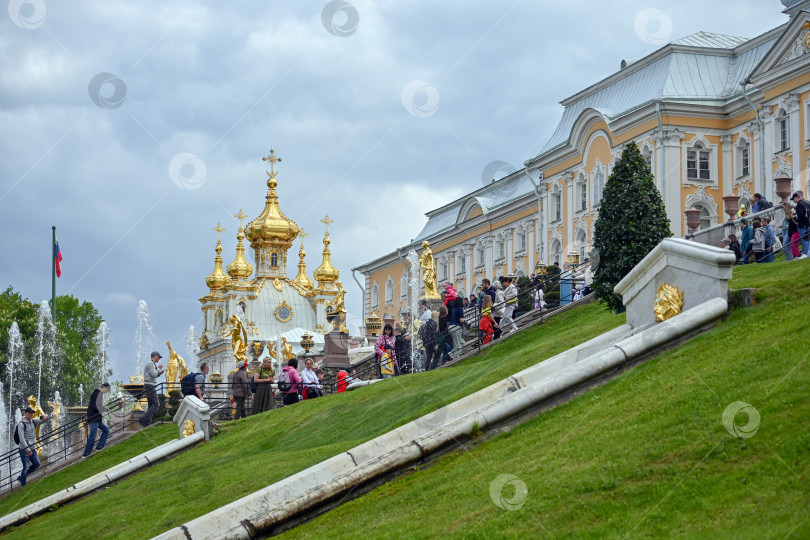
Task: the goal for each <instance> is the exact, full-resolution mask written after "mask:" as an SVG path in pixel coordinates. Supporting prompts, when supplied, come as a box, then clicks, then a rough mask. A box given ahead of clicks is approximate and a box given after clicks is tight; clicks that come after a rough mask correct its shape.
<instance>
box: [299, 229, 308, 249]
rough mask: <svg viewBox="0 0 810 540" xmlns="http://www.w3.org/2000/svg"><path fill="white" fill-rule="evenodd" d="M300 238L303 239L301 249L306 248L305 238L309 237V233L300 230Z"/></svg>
mask: <svg viewBox="0 0 810 540" xmlns="http://www.w3.org/2000/svg"><path fill="white" fill-rule="evenodd" d="M298 236H300V237H301V247H304V238H306V237H307V236H309V233H307V232H304V229H298Z"/></svg>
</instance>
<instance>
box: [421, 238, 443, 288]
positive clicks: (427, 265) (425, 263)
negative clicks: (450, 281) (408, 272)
mask: <svg viewBox="0 0 810 540" xmlns="http://www.w3.org/2000/svg"><path fill="white" fill-rule="evenodd" d="M422 249H424V250H425V251H424V252H423V253H422V256H421V257H420V258H419V266H420V267H421V268H422V281H423V282H424V284H425V298H430V299H437V298H440V296H439V290H438V289H437V288H436V263H435V261H434V260H433V252H432V251H430V244H429V243H428V241H427V240H424V241H422Z"/></svg>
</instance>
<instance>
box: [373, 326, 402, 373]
mask: <svg viewBox="0 0 810 540" xmlns="http://www.w3.org/2000/svg"><path fill="white" fill-rule="evenodd" d="M396 340H397V338H396V337H394V327H393V326H391V325H390V324H386V325H385V327H384V328H383V333H382V335H381V336H380V337H379V338H377V343H375V344H374V352H375V353H377V365H379V364H380V359H381V358H382V356H383V354H385V346H386V345H391V354H392V355H393V360H394V365H395V366H396V365H397V355H396V353H395V352H394V346H395V344H396ZM395 371H396V370H395Z"/></svg>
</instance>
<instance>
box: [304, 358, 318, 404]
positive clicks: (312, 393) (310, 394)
mask: <svg viewBox="0 0 810 540" xmlns="http://www.w3.org/2000/svg"><path fill="white" fill-rule="evenodd" d="M304 366H305V367H304V371H302V372H301V382H302V383H303V385H304V392H306V398H307V399H313V398H316V397H321V396H322V395H323V390H322V389H321V383H320V381H319V380H318V372H317V370H316V369H315V362H313V361H312V358H307V361H306V362H305V363H304Z"/></svg>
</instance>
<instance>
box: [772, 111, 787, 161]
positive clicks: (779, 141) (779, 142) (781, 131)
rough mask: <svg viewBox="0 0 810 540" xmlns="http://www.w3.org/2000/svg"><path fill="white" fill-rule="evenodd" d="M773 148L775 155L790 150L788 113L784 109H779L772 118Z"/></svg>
mask: <svg viewBox="0 0 810 540" xmlns="http://www.w3.org/2000/svg"><path fill="white" fill-rule="evenodd" d="M773 128H774V129H773V133H774V138H775V140H774V147H775V148H776V149H777V150H776V152H775V153H778V152H784V151H785V150H790V113H788V112H787V111H786V110H785V109H779V112H778V113H776V118H774V126H773Z"/></svg>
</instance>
